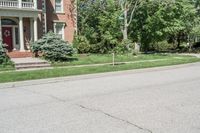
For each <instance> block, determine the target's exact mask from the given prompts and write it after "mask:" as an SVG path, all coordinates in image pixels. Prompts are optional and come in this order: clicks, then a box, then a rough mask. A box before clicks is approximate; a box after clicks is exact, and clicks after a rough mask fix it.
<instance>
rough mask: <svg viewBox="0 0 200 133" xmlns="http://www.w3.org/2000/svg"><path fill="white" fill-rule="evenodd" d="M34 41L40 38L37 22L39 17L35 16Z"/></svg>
mask: <svg viewBox="0 0 200 133" xmlns="http://www.w3.org/2000/svg"><path fill="white" fill-rule="evenodd" d="M33 23H34V41H37V40H38V23H37V17H34V22H33Z"/></svg>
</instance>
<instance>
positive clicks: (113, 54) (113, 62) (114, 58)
mask: <svg viewBox="0 0 200 133" xmlns="http://www.w3.org/2000/svg"><path fill="white" fill-rule="evenodd" d="M112 55H113V60H112V61H113V63H112V64H113V66H114V65H115V53H113V54H112Z"/></svg>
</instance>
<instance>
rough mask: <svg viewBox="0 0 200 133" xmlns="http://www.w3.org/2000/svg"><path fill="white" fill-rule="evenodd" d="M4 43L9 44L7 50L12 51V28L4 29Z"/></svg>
mask: <svg viewBox="0 0 200 133" xmlns="http://www.w3.org/2000/svg"><path fill="white" fill-rule="evenodd" d="M2 35H3V43H4V44H7V47H6V48H7V50H8V51H12V49H13V44H12V28H11V27H2Z"/></svg>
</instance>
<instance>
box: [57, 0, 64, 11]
mask: <svg viewBox="0 0 200 133" xmlns="http://www.w3.org/2000/svg"><path fill="white" fill-rule="evenodd" d="M60 4H61V11H57V10H56V0H55V13H64V5H63V4H64V3H63V0H61V3H60Z"/></svg>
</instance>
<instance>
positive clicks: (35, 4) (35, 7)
mask: <svg viewBox="0 0 200 133" xmlns="http://www.w3.org/2000/svg"><path fill="white" fill-rule="evenodd" d="M33 2H34V9H37V0H34V1H33Z"/></svg>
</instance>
